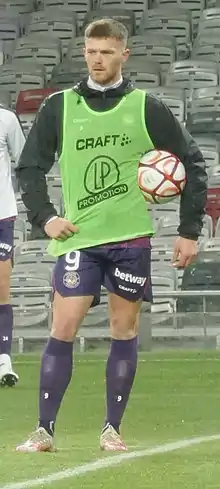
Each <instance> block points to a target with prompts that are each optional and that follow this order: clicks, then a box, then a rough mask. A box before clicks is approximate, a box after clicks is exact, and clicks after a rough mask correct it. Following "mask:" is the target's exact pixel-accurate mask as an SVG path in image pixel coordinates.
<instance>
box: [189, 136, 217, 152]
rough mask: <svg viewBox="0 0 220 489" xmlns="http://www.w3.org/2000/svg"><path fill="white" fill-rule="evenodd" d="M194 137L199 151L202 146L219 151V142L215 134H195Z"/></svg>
mask: <svg viewBox="0 0 220 489" xmlns="http://www.w3.org/2000/svg"><path fill="white" fill-rule="evenodd" d="M194 139H195V141H196V142H197V144H198V145H199V147H200V148H201V151H202V150H203V148H204V149H205V150H209V149H210V150H211V151H217V152H219V149H220V142H219V141H218V139H217V138H216V137H215V136H212V135H211V134H205V133H203V134H200V133H198V134H195V135H194Z"/></svg>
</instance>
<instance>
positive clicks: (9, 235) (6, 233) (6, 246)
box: [0, 219, 14, 261]
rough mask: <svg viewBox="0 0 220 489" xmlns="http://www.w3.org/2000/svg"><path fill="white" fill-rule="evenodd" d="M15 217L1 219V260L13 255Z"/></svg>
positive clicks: (8, 258) (10, 257)
mask: <svg viewBox="0 0 220 489" xmlns="http://www.w3.org/2000/svg"><path fill="white" fill-rule="evenodd" d="M13 246H14V219H2V220H0V261H6V260H10V259H12V257H13Z"/></svg>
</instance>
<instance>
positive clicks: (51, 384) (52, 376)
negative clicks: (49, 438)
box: [39, 337, 73, 435]
mask: <svg viewBox="0 0 220 489" xmlns="http://www.w3.org/2000/svg"><path fill="white" fill-rule="evenodd" d="M72 369H73V343H72V342H71V343H70V342H67V341H60V340H57V339H56V338H52V337H51V338H50V339H49V340H48V343H47V345H46V348H45V350H44V353H43V357H42V362H41V372H40V396H39V410H40V416H39V426H40V427H43V428H45V430H46V431H47V432H48V433H49V434H51V435H53V432H54V424H55V421H56V416H57V413H58V411H59V407H60V404H61V402H62V399H63V396H64V394H65V392H66V389H67V387H68V385H69V382H70V380H71V377H72Z"/></svg>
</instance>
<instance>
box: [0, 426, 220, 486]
mask: <svg viewBox="0 0 220 489" xmlns="http://www.w3.org/2000/svg"><path fill="white" fill-rule="evenodd" d="M215 440H220V434H219V435H211V436H200V437H197V438H189V439H186V440H179V441H176V442H173V443H166V444H164V445H158V446H156V447H152V448H145V449H144V450H137V451H133V452H126V453H121V454H120V455H116V456H112V457H107V458H99V459H98V460H95V461H94V462H88V463H87V464H84V465H78V466H76V467H74V468H72V469H67V470H63V471H61V472H55V473H53V474H49V475H45V476H44V477H41V478H39V479H30V480H26V481H23V482H15V483H12V484H6V485H4V486H0V489H31V488H32V487H39V486H41V487H43V486H44V485H47V484H51V483H52V482H58V481H61V480H64V479H73V478H75V477H78V476H82V475H87V474H89V473H90V472H97V471H98V470H101V469H108V468H109V467H114V466H116V465H120V464H121V463H122V462H126V461H127V460H134V459H137V458H141V457H151V456H152V455H158V454H161V453H169V452H173V451H174V450H180V449H181V448H187V447H191V446H193V445H200V444H201V443H206V442H209V441H215ZM20 456H24V457H26V456H27V455H22V454H20Z"/></svg>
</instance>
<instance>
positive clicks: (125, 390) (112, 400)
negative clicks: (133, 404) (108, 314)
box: [104, 337, 137, 432]
mask: <svg viewBox="0 0 220 489" xmlns="http://www.w3.org/2000/svg"><path fill="white" fill-rule="evenodd" d="M136 368H137V337H136V338H133V339H131V340H114V339H113V340H112V344H111V349H110V353H109V357H108V361H107V366H106V396H107V416H106V421H105V425H104V429H105V427H106V425H107V424H111V425H112V426H113V428H114V429H115V430H116V431H118V432H119V426H120V424H121V420H122V416H123V414H124V411H125V408H126V406H127V402H128V399H129V395H130V392H131V388H132V385H133V382H134V377H135V373H136Z"/></svg>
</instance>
